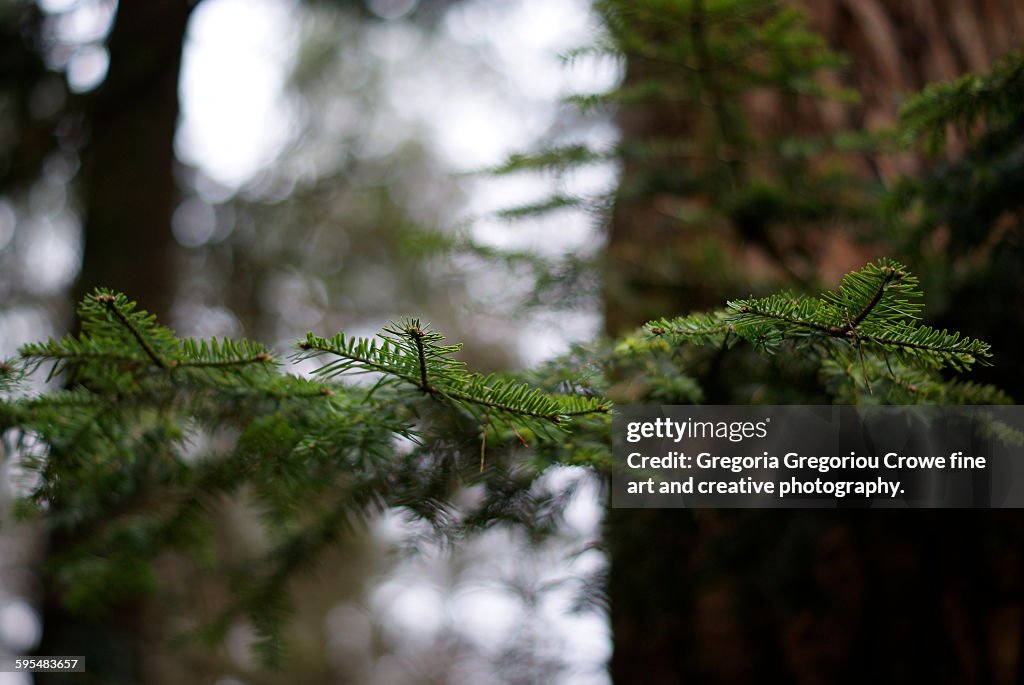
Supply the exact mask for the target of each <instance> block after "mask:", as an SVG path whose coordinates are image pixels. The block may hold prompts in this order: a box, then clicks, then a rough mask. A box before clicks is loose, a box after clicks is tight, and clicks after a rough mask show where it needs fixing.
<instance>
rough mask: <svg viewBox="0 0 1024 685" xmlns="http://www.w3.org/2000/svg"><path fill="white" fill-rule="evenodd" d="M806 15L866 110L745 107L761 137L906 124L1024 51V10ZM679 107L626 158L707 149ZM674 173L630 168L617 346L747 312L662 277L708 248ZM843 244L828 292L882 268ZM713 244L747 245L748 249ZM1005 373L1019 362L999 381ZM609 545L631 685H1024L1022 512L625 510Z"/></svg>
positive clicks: (615, 262) (868, 166) (841, 240)
mask: <svg viewBox="0 0 1024 685" xmlns="http://www.w3.org/2000/svg"><path fill="white" fill-rule="evenodd" d="M796 4H802V5H803V6H804V7H805V8H806V9H808V10H809V12H810V13H811V18H812V26H814V27H815V28H816V29H817V30H818V31H820V32H821V33H822V34H823V35H824V36H825V37H826V38H827V40H828V41H829V43H830V44H831V45H832V46H833V47H834V48H836V49H838V50H840V51H841V52H844V53H845V54H846V55H848V56H849V58H850V64H849V67H848V69H847V70H846V74H847V75H846V77H845V78H846V80H847V83H846V85H849V86H851V87H852V88H854V89H855V90H857V91H859V92H860V93H861V94H862V96H863V100H862V102H861V103H860V104H859V105H841V104H836V103H825V104H820V105H818V106H816V107H813V108H806V107H804V108H801V109H800V111H799V113H798V116H792V112H786V111H784V110H783V109H781V108H780V107H778V106H777V105H778V104H779V103H778V102H774V101H773V100H772V99H771V98H770V97H769V98H767V99H765V98H758V99H756V100H752V101H751V102H749V103H745V104H746V113H747V116H748V117H749V118H750V120H751V126H752V128H753V129H754V131H755V132H756V133H763V132H765V131H778V130H780V129H782V130H785V129H786V128H788V130H789V131H791V132H793V131H799V132H808V131H835V130H838V129H840V128H852V129H860V128H869V129H871V128H877V127H880V126H884V125H889V124H892V123H895V121H896V112H897V108H898V105H899V104H900V102H901V99H902V98H903V97H904V96H905V95H906V94H908V93H911V92H913V91H915V90H917V89H919V88H920V87H922V86H923V85H925V84H926V83H928V82H931V81H935V80H942V79H949V78H952V77H955V76H957V75H959V74H961V73H964V72H966V71H972V70H983V69H985V68H986V67H988V66H989V65H990V64H991V63H992V62H993V61H994V60H995V59H996V58H997V57H998V56H999V55H1002V54H1005V53H1007V52H1009V51H1010V50H1011V49H1013V48H1014V47H1018V46H1019V45H1020V39H1021V36H1024V4H1021V3H1020V2H1017V1H1016V0H982V1H979V2H964V1H963V0H803V2H802V3H800V2H798V3H796ZM649 68H650V64H649V63H645V62H644V61H643V60H640V59H629V55H627V65H626V76H625V82H626V83H627V84H629V83H631V82H637V81H642V80H643V79H644V77H645V75H646V74H645V71H646V70H647V69H649ZM675 107H676V108H675V109H673V105H668V106H666V105H665V104H664V103H655V104H637V105H633V104H631V105H629V106H627V107H624V108H623V110H622V113H621V114H620V128H621V135H622V143H623V145H624V146H625V147H628V146H629V145H631V144H637V145H640V144H642V143H644V142H645V141H652V140H655V141H656V140H670V139H679V138H690V137H692V136H694V135H700V132H699V131H694V130H692V129H693V122H692V121H691V120H690V119H688V118H687V114H686V111H685V108H684V107H682V106H675ZM850 161H851V162H852V163H853V164H854V165H855V167H856V168H857V169H859V170H860V172H861V173H862V174H864V175H871V176H873V177H875V178H877V179H879V180H881V181H883V182H885V181H889V180H891V179H893V178H895V177H896V176H897V175H898V174H900V173H912V172H913V171H915V169H916V168H917V165H918V160H916V159H913V158H910V157H877V156H876V157H867V156H862V157H860V158H856V159H851V160H850ZM673 163H674V164H678V163H679V160H674V161H673V160H670V161H667V162H664V166H663V167H662V169H661V170H662V171H665V175H666V176H667V175H668V174H669V173H670V172H671V166H670V164H673ZM658 171H659V169H658V168H654V169H652V168H651V166H650V164H648V165H647V166H644V165H643V164H641V163H638V162H634V161H630V160H626V162H625V163H624V166H623V170H622V178H621V186H620V190H619V193H618V195H617V198H616V204H615V207H614V209H613V213H612V225H611V227H610V235H609V244H608V255H607V267H606V269H607V270H606V274H605V326H606V330H607V332H608V333H610V334H620V333H623V332H625V331H628V330H631V329H633V328H635V327H636V326H638V325H640V324H642V323H644V322H645V321H646V320H648V319H649V318H651V317H653V316H664V315H675V314H682V313H685V312H689V311H693V310H699V309H704V308H708V307H715V306H718V305H720V304H721V302H722V301H723V300H724V299H725V298H727V297H735V296H737V295H745V294H747V291H744V292H739V293H737V292H720V291H718V290H717V289H716V288H715V281H714V280H710V279H699V280H692V279H691V280H687V276H688V274H686V273H685V271H686V270H685V269H683V268H677V269H676V270H675V272H674V277H675V279H676V280H673V279H672V278H664V275H665V274H666V273H667V274H669V275H670V276H671V275H673V272H672V271H668V270H665V269H663V268H661V267H659V266H658V265H660V264H661V263H662V262H664V260H665V256H666V255H669V256H671V255H674V254H677V253H678V252H679V251H680V250H684V251H685V250H686V249H687V244H686V243H685V242H684V243H683V244H682V245H681V244H680V243H681V241H689V242H690V243H691V244H692V243H693V238H692V237H681V236H680V233H681V230H680V229H679V227H678V221H677V220H675V219H673V218H672V216H673V212H672V211H666V208H668V207H671V206H672V204H673V203H675V204H677V205H678V203H687V204H690V205H698V206H699V203H700V202H701V198H699V197H687V196H685V195H683V196H680V195H679V194H677V193H676V192H675V191H674V190H673V189H672V188H670V187H669V188H665V187H662V186H659V185H658V184H653V185H652V184H651V183H650V180H649V179H650V178H652V177H654V178H658V174H657V172H658ZM652 172H654V173H653V174H652ZM829 230H830V231H831V232H829V233H827V234H826V238H827V240H826V241H825V248H824V249H822V250H821V251H819V252H818V253H817V254H816V255H815V257H816V259H817V260H818V263H817V269H818V274H819V275H820V276H821V277H822V278H823V279H826V280H831V279H834V278H835V276H836V275H837V274H839V273H843V272H845V271H847V270H849V269H850V268H854V267H858V266H860V265H862V264H863V261H864V259H865V257H866V255H865V254H863V253H862V252H861V251H859V250H858V249H857V248H856V247H855V246H853V245H852V244H851V243H849V242H848V241H847V240H846V238H845V237H844V236H843V235H842V234H840V232H839V230H837V227H832V228H831V229H829ZM712 238H713V239H714V240H717V241H723V240H724V241H732V242H738V243H744V242H745V241H746V240H747V237H745V236H743V235H741V234H736V233H730V234H728V235H726V236H724V237H723V236H722V235H716V236H713V237H712ZM752 247H756V246H751V245H744V244H739V245H735V244H734V245H732V246H731V248H730V249H731V254H732V255H733V256H734V257H735V260H734V261H732V263H730V264H729V265H728V268H730V269H731V270H734V271H735V273H736V274H739V275H740V277H741V278H742V277H747V278H753V277H754V275H755V274H760V273H770V274H772V277H773V278H775V279H777V280H778V282H779V284H780V285H786V286H790V287H792V286H794V285H798V284H794V283H792V282H791V281H790V282H788V283H787V282H786V279H787V277H788V274H790V273H791V272H792V266H793V265H780V264H775V265H773V264H771V263H770V262H771V260H770V259H768V255H765V254H764V253H763V251H762V250H757V249H751V248H752ZM881 252H883V253H884V249H883V250H882V251H881ZM874 256H877V255H875V254H872V255H871V257H874ZM780 258H781V259H786V258H787V256H786V255H785V254H783V255H781V256H780ZM780 267H789V268H780ZM1007 353H1010V351H1009V350H1007ZM1006 363H1007V358H1006V357H1005V356H1004V357H1003V358H1001V360H1000V364H1006ZM1011 363H1012V362H1011ZM606 526H607V529H606V535H607V540H608V545H609V550H610V554H611V558H612V562H611V578H610V585H609V595H610V597H611V600H612V610H611V614H612V631H613V636H614V637H613V639H614V652H613V656H612V660H611V673H612V678H613V681H614V682H615V683H616V684H617V685H622V684H624V683H643V684H644V685H658V684H659V683H666V684H667V683H680V682H699V683H741V682H758V681H763V682H775V681H779V682H794V683H859V682H878V683H890V682H891V683H896V682H946V683H1012V682H1018V683H1020V682H1024V662H1022V658H1021V653H1022V645H1024V631H1022V628H1021V623H1022V616H1024V608H1022V603H1021V592H1022V587H1021V582H1022V569H1021V563H1020V558H1021V543H1020V540H1021V539H1022V537H1021V536H1022V532H1024V526H1022V519H1021V517H1020V515H1018V514H1016V513H1014V512H1000V511H975V512H954V511H939V512H924V511H920V512H919V511H913V512H896V511H886V510H881V511H878V510H875V511H859V512H836V511H830V512H786V511H762V512H716V511H706V512H703V511H697V512H695V511H681V510H627V509H618V510H617V509H610V510H609V511H608V517H607V520H606ZM723 546H724V547H725V548H727V549H732V550H733V551H732V552H731V555H732V556H730V557H729V558H731V559H733V563H732V564H731V565H726V566H718V565H716V566H714V567H712V564H711V563H710V562H709V561H708V559H709V556H711V551H712V550H713V549H719V550H720V549H721V548H722V547H723ZM766 571H767V572H769V573H770V574H769V575H761V576H760V577H757V576H758V574H759V573H764V572H766Z"/></svg>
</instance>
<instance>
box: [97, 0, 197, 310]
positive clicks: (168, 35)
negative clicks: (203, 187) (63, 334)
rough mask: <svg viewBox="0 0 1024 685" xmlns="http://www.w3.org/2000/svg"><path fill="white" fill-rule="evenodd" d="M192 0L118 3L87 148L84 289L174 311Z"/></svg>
mask: <svg viewBox="0 0 1024 685" xmlns="http://www.w3.org/2000/svg"><path fill="white" fill-rule="evenodd" d="M194 6H195V4H194V2H190V1H189V0H128V1H126V2H121V3H119V5H118V9H117V17H116V19H115V22H114V26H113V29H112V31H111V35H110V40H109V42H108V49H109V52H110V69H109V72H108V74H107V77H106V80H105V81H104V82H103V84H102V85H101V86H100V88H99V90H98V91H97V93H96V94H95V99H94V101H93V102H92V103H91V104H92V108H91V111H90V113H89V119H88V120H89V126H90V131H89V140H88V143H87V144H86V147H85V151H84V153H83V158H84V159H83V184H82V188H83V190H82V193H83V197H82V204H83V209H84V217H85V218H84V224H85V231H84V233H85V249H84V253H83V257H82V272H81V275H80V276H79V279H78V295H79V296H81V295H83V294H85V293H87V292H90V291H91V290H92V289H93V288H96V287H99V286H102V287H107V288H113V289H115V290H120V291H123V292H124V293H125V294H127V295H128V296H129V297H130V298H132V299H134V300H137V301H138V302H139V303H140V305H141V306H142V307H143V308H145V309H147V310H149V311H151V312H153V313H155V314H156V315H157V316H158V318H160V319H161V320H163V321H166V320H168V316H167V315H168V314H169V312H170V307H171V302H172V299H173V296H174V271H173V256H174V250H175V242H174V238H173V235H172V233H171V216H172V214H173V213H174V209H175V205H176V202H177V199H178V189H177V185H176V184H175V180H174V163H175V156H174V134H175V131H176V128H177V123H178V112H179V108H178V74H179V71H180V69H181V52H182V47H183V45H184V42H185V31H186V27H187V24H188V19H189V15H190V13H191V11H192V9H193V7H194Z"/></svg>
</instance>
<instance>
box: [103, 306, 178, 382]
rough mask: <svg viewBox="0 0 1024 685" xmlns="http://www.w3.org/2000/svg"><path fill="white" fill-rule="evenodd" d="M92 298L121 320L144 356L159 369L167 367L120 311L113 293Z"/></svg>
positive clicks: (137, 329) (140, 332) (139, 331)
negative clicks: (143, 352)
mask: <svg viewBox="0 0 1024 685" xmlns="http://www.w3.org/2000/svg"><path fill="white" fill-rule="evenodd" d="M93 298H94V299H95V300H96V301H97V302H99V303H100V304H102V305H103V306H104V307H106V308H107V311H109V312H110V313H111V314H113V315H114V317H115V318H116V319H117V320H118V321H120V322H121V325H122V326H124V327H125V328H126V329H128V331H129V332H130V333H131V334H132V337H133V338H135V340H136V341H137V342H138V343H139V346H140V347H141V348H142V349H143V351H145V353H146V356H148V357H149V358H150V359H151V360H152V361H153V363H154V364H156V365H157V366H158V367H160V368H161V369H166V368H167V363H166V362H164V360H163V359H161V358H160V355H158V354H157V353H156V350H155V349H153V346H152V345H150V344H149V341H148V340H147V339H146V337H145V336H144V335H143V334H142V331H141V330H139V328H137V327H136V326H135V324H134V323H133V322H132V320H131V319H130V318H128V317H127V316H126V315H125V313H124V312H122V311H121V309H120V308H119V307H118V306H117V297H116V296H115V295H112V294H110V293H97V294H95V295H93Z"/></svg>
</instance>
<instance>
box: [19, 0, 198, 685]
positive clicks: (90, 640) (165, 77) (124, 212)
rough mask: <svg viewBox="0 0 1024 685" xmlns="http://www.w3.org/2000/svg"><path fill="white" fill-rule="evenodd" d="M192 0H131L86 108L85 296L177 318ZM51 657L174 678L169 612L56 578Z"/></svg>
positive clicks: (66, 538) (74, 534)
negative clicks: (106, 598) (162, 644)
mask: <svg viewBox="0 0 1024 685" xmlns="http://www.w3.org/2000/svg"><path fill="white" fill-rule="evenodd" d="M195 4H196V3H195V2H194V1H192V0H121V2H120V3H119V4H118V8H117V14H116V18H115V20H114V24H113V27H112V29H111V33H110V37H109V39H108V42H107V49H108V50H109V55H110V67H109V71H108V73H107V76H106V78H105V80H104V81H103V83H102V85H101V86H100V88H99V89H98V90H97V92H96V93H95V94H94V95H93V96H92V100H91V101H90V102H89V103H88V105H89V109H88V111H87V122H88V129H87V133H88V140H87V142H86V145H85V148H84V150H83V154H82V157H83V176H82V185H81V186H80V187H81V191H80V192H81V204H82V210H83V223H84V236H85V238H84V240H85V246H84V252H83V256H82V270H81V274H80V276H79V278H78V285H77V293H76V300H77V299H80V298H81V297H82V296H83V295H84V294H86V293H87V292H91V291H92V289H93V288H96V287H99V286H102V287H107V288H112V289H115V290H120V291H123V292H125V293H126V294H128V296H129V297H131V298H132V299H135V300H137V301H138V302H139V303H140V306H141V307H143V308H145V309H147V310H149V311H151V312H153V313H155V314H156V315H157V316H158V317H159V318H160V319H161V320H163V321H166V320H168V319H169V316H168V315H169V313H170V309H171V304H172V301H173V296H174V291H175V281H174V270H173V256H174V249H175V243H174V238H173V235H172V233H171V216H172V214H173V212H174V209H175V205H176V203H177V198H178V188H177V185H176V182H175V179H174V164H175V154H174V135H175V131H176V127H177V122H178V113H179V107H178V75H179V71H180V67H181V54H182V48H183V46H184V42H185V33H186V28H187V25H188V20H189V16H190V14H191V12H192V9H193V8H194V7H195ZM88 534H89V531H88V529H86V528H83V526H81V525H79V526H77V527H74V528H71V529H65V530H63V531H60V532H57V533H54V534H53V535H51V537H50V541H49V549H48V554H49V555H50V556H51V557H59V556H60V555H61V553H62V552H63V551H64V550H68V549H70V548H71V547H73V546H74V545H75V544H76V542H77V541H79V540H81V539H82V538H83V537H84V536H87V535H88ZM46 590H47V591H46V594H45V597H44V606H43V625H44V632H43V642H42V644H41V645H40V647H39V653H40V654H42V655H74V654H82V655H85V661H86V667H87V670H88V672H89V673H90V674H92V677H93V678H94V679H96V682H100V681H102V682H105V683H156V682H172V681H173V677H171V676H169V675H168V674H166V673H163V674H162V673H157V672H156V671H155V669H152V668H147V662H148V663H149V664H150V665H151V664H152V663H153V662H152V658H153V654H150V653H147V651H149V650H153V649H154V647H155V646H157V645H158V644H159V640H160V624H159V617H158V616H156V615H153V612H152V611H150V602H148V601H146V600H129V601H126V602H124V603H123V604H122V605H121V606H118V607H114V608H113V609H111V610H110V611H109V613H108V614H106V615H104V616H102V617H92V618H88V617H82V616H78V615H74V614H70V613H69V612H68V611H67V609H66V608H65V607H64V605H63V601H62V600H63V597H62V592H61V587H60V583H59V581H52V580H51V581H50V582H49V583H47V586H46ZM79 677H81V676H80V675H78V674H75V675H71V676H63V677H62V676H59V675H56V674H39V675H37V682H39V683H44V684H45V683H61V682H77V680H76V678H79Z"/></svg>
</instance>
